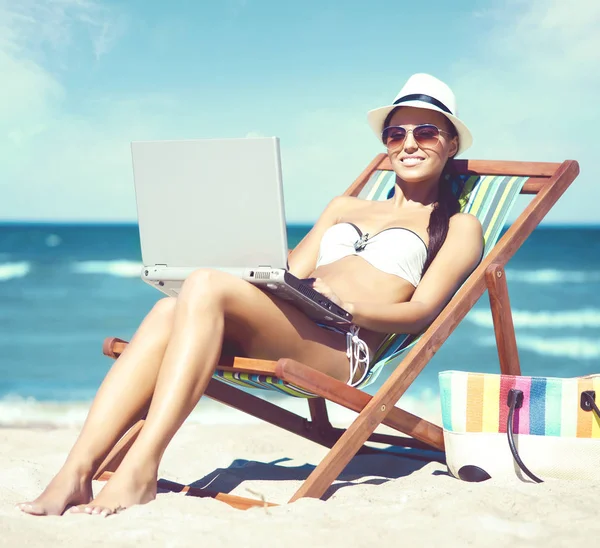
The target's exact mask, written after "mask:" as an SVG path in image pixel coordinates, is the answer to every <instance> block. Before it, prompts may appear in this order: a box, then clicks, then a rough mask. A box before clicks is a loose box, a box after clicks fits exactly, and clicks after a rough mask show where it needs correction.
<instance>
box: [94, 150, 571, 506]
mask: <svg viewBox="0 0 600 548" xmlns="http://www.w3.org/2000/svg"><path fill="white" fill-rule="evenodd" d="M452 168H453V171H454V172H455V173H458V174H468V175H483V174H485V175H505V176H521V177H528V179H527V181H526V182H525V184H524V186H523V189H522V191H521V193H522V194H533V195H535V196H534V198H533V199H532V200H531V202H530V203H529V204H528V206H527V207H526V208H525V210H524V211H523V212H522V213H521V215H520V216H519V217H518V219H517V220H516V221H515V222H514V223H513V224H512V225H511V227H510V228H509V229H508V231H507V232H506V233H505V234H504V235H503V236H502V238H501V239H500V240H499V241H498V242H497V243H496V245H495V246H494V248H493V249H492V250H491V251H490V253H489V254H488V255H487V256H486V257H485V258H484V260H483V261H482V262H481V264H480V265H479V266H478V267H477V268H476V269H475V271H474V272H473V273H472V274H471V275H470V276H469V278H468V279H467V281H466V282H465V284H464V285H463V286H462V287H461V288H460V290H459V291H458V292H457V293H456V295H455V296H454V297H453V298H452V299H451V301H450V302H449V303H448V304H447V306H446V307H445V308H444V309H443V311H442V312H441V313H440V314H439V316H438V317H437V318H436V319H435V320H434V322H433V323H432V324H431V325H430V326H429V328H428V329H427V331H426V332H425V333H424V334H423V335H422V336H421V338H420V339H419V340H418V342H417V343H416V344H415V346H414V347H413V348H412V349H411V350H410V351H409V352H407V355H406V356H405V357H404V359H403V360H402V361H401V363H400V364H399V365H398V366H397V367H396V369H395V370H394V371H392V373H391V374H390V376H389V378H388V379H387V380H386V381H385V383H384V384H383V385H382V386H381V387H380V388H379V390H378V391H377V393H376V394H375V395H373V396H371V395H369V394H366V393H365V392H362V391H361V390H359V389H356V388H352V387H350V386H348V385H346V384H344V383H343V382H340V381H338V380H335V379H333V378H331V377H328V376H327V375H325V374H323V373H321V372H319V371H317V370H315V369H313V368H311V367H309V366H308V365H305V364H302V363H299V362H296V361H294V360H291V359H287V358H281V359H280V360H278V361H265V360H255V359H248V358H240V357H224V358H222V360H221V361H220V364H219V365H218V369H221V370H225V371H237V372H244V373H253V374H261V375H272V376H276V377H278V378H280V379H282V380H284V381H286V382H289V383H292V384H295V385H297V386H300V387H302V388H303V389H305V390H309V391H311V392H313V393H314V394H317V395H318V396H319V397H318V398H312V399H309V400H308V406H309V409H310V417H311V418H310V420H307V419H305V418H304V417H301V416H299V415H296V414H294V413H291V412H290V411H287V410H285V409H282V408H280V407H279V406H277V405H275V404H272V403H270V402H268V401H265V400H263V399H261V398H258V397H256V396H253V395H251V394H248V393H247V392H244V391H242V390H240V389H237V388H234V387H232V386H229V385H227V384H224V383H222V382H220V381H218V380H215V379H212V380H211V381H210V383H209V385H208V388H207V390H206V393H205V395H206V396H208V397H209V398H212V399H214V400H217V401H220V402H222V403H224V404H225V405H228V406H230V407H233V408H235V409H239V410H241V411H243V412H245V413H249V414H250V415H252V416H254V417H257V418H259V419H262V420H264V421H266V422H269V423H271V424H274V425H276V426H279V427H281V428H284V429H286V430H288V431H290V432H293V433H295V434H298V435H300V436H302V437H304V438H306V439H309V440H312V441H314V442H316V443H319V444H321V445H324V446H326V447H329V448H330V451H329V452H328V453H327V455H326V456H325V458H324V459H323V460H322V461H321V463H320V464H319V465H318V466H317V467H316V468H315V469H314V470H313V472H312V473H311V474H310V475H309V477H308V478H307V479H306V480H305V481H304V483H303V484H302V485H301V487H300V488H299V489H298V490H297V491H296V493H295V494H294V495H293V496H292V498H291V499H290V500H289V502H293V501H295V500H298V499H299V498H302V497H314V498H320V497H322V496H323V495H324V493H325V491H326V490H327V489H328V488H329V487H330V486H331V484H332V483H333V482H334V480H335V479H336V478H337V477H338V476H339V474H340V473H341V472H342V470H343V469H344V467H345V466H346V465H347V464H348V463H349V462H350V460H351V459H352V457H354V456H355V455H356V454H357V453H358V452H359V451H368V446H365V443H366V442H368V441H371V442H381V443H387V444H393V445H403V446H410V447H421V448H423V447H425V448H429V449H431V448H432V447H433V448H435V449H437V450H440V451H443V450H444V439H443V431H442V429H441V428H440V427H439V426H437V425H435V424H432V423H431V422H428V421H426V420H424V419H422V418H420V417H417V416H415V415H413V414H411V413H408V412H406V411H404V410H402V409H400V408H398V407H396V403H397V402H398V400H399V399H400V397H401V396H402V395H403V394H404V392H405V391H406V390H407V388H408V387H409V386H410V384H411V383H412V382H413V381H414V379H415V378H416V377H417V375H418V374H419V373H420V372H421V370H422V369H423V368H424V367H425V365H426V364H427V363H428V362H429V360H430V359H431V358H432V357H433V355H434V354H435V353H436V352H437V351H438V349H439V348H440V347H441V346H442V344H443V343H444V341H445V340H446V339H447V338H448V337H449V336H450V334H451V333H452V332H453V331H454V329H455V328H456V327H457V326H458V324H459V323H460V322H461V321H462V320H463V318H464V317H465V316H466V314H467V313H468V312H469V310H470V309H471V308H472V307H473V305H474V304H475V303H476V302H477V300H478V299H479V298H480V297H481V296H482V295H483V293H484V291H485V290H486V289H487V291H488V293H489V299H490V307H491V311H492V317H493V323H494V331H495V335H496V343H497V348H498V356H499V361H500V370H501V372H502V373H504V374H509V375H519V374H520V371H521V369H520V365H519V357H518V352H517V344H516V339H515V331H514V326H513V321H512V314H511V308H510V301H509V296H508V287H507V283H506V275H505V271H504V267H505V265H506V263H507V262H508V260H509V259H510V258H511V257H512V256H513V255H514V254H515V252H516V251H517V249H519V247H520V246H521V245H522V244H523V242H524V241H525V240H526V239H527V237H528V236H529V235H530V234H531V233H532V231H533V230H534V229H535V227H536V226H538V224H539V223H540V221H541V220H542V219H543V218H544V216H545V215H546V214H547V213H548V211H550V209H551V208H552V206H553V205H554V204H555V203H556V201H557V200H558V199H559V198H560V196H561V195H562V194H563V193H564V192H565V190H566V189H567V188H568V186H569V185H570V184H571V182H572V181H573V180H574V179H575V178H576V177H577V175H578V173H579V165H578V163H577V162H576V161H574V160H566V161H564V162H562V163H560V164H559V163H532V162H505V161H485V160H484V161H477V160H454V161H453V163H452ZM391 169H392V168H391V164H390V162H389V159H388V158H387V155H385V154H380V155H378V156H377V157H376V158H375V159H374V160H373V161H372V162H371V163H370V164H369V166H367V168H366V169H365V170H364V171H363V172H362V173H361V174H360V176H359V177H358V178H357V179H356V181H355V182H354V183H353V184H352V185H351V186H350V188H349V189H348V190H347V191H346V192H345V195H349V196H358V195H359V193H360V191H361V189H362V188H363V186H364V185H365V184H366V183H367V181H368V180H369V177H370V176H371V175H372V174H373V172H374V171H376V170H391ZM126 345H127V343H126V342H125V341H123V340H121V339H117V338H109V339H106V340H105V341H104V346H103V352H104V354H105V355H107V356H110V357H112V358H117V357H118V356H119V355H120V354H121V352H122V351H123V350H124V348H125V346H126ZM326 400H330V401H332V402H335V403H337V404H339V405H342V406H344V407H346V408H348V409H351V410H353V411H356V412H357V413H359V414H358V416H357V417H356V418H355V420H354V421H353V422H352V424H351V425H350V426H349V427H348V428H347V429H339V428H334V427H333V426H332V425H331V424H330V422H329V418H328V415H327V408H326V403H325V401H326ZM380 424H385V425H387V426H389V427H391V428H393V429H395V430H397V431H399V432H401V433H402V434H404V436H401V437H397V436H389V435H384V434H378V433H377V434H376V433H374V431H375V429H376V428H377V427H378V426H379V425H380ZM142 425H143V420H141V421H139V422H138V423H136V424H135V425H134V426H133V427H132V428H131V429H130V430H129V431H128V432H127V433H126V434H125V435H124V436H123V437H122V438H121V440H120V441H119V442H118V443H117V445H116V446H115V447H114V449H113V450H112V451H111V452H110V454H109V455H108V456H107V458H106V459H105V461H104V462H103V463H102V464H101V465H100V467H99V469H98V471H97V473H96V475H95V479H106V478H107V477H108V476H109V475H110V473H111V472H112V471H114V470H116V468H117V467H118V465H119V463H120V462H121V460H122V459H123V457H124V455H125V454H126V452H127V450H128V449H129V447H130V446H131V444H132V443H133V441H134V440H135V438H136V437H137V434H138V433H139V431H140V430H141V427H142ZM406 436H410V437H409V438H407V437H406ZM161 481H162V480H161ZM166 483H169V484H170V486H169V485H165V487H166V488H168V489H171V490H173V489H174V490H177V491H187V492H189V493H190V494H196V495H198V496H214V497H216V498H218V499H219V500H223V501H224V502H227V503H228V504H231V505H232V506H235V507H237V508H249V507H251V506H264V505H265V502H264V501H253V500H252V499H245V498H242V497H236V496H233V495H228V494H224V493H210V492H206V491H203V490H200V489H195V491H196V492H194V488H190V487H188V486H183V485H179V484H173V483H171V482H166ZM173 486H175V487H173Z"/></svg>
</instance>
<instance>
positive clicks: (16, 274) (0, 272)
mask: <svg viewBox="0 0 600 548" xmlns="http://www.w3.org/2000/svg"><path fill="white" fill-rule="evenodd" d="M30 271H31V264H30V263H28V262H27V261H21V262H18V263H3V264H0V281H1V282H5V281H6V280H10V279H12V278H23V277H24V276H27V274H29V272H30Z"/></svg>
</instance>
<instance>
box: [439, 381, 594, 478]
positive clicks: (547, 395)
mask: <svg viewBox="0 0 600 548" xmlns="http://www.w3.org/2000/svg"><path fill="white" fill-rule="evenodd" d="M439 382H440V400H441V405H442V422H443V427H444V443H445V447H446V461H447V463H448V469H449V471H450V473H451V474H452V475H453V476H455V477H457V478H460V479H463V480H466V481H483V480H485V479H489V478H490V477H492V478H502V479H509V478H515V477H517V478H519V479H521V480H525V481H535V482H538V483H539V482H541V481H543V480H544V479H546V478H558V479H578V480H594V481H598V482H600V409H599V406H600V375H590V376H586V377H578V378H570V379H560V378H552V377H523V376H519V377H516V376H510V375H493V374H481V373H467V372H463V371H443V372H441V373H440V375H439Z"/></svg>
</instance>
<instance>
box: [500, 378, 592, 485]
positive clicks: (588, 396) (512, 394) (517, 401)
mask: <svg viewBox="0 0 600 548" xmlns="http://www.w3.org/2000/svg"><path fill="white" fill-rule="evenodd" d="M523 397H524V396H523V391H522V390H517V389H516V388H511V389H510V390H509V391H508V398H507V401H506V405H508V407H509V408H510V409H509V411H508V418H507V419H506V436H507V437H508V446H509V447H510V452H511V453H512V456H513V458H514V459H515V462H516V463H517V465H518V466H519V468H520V469H521V470H522V471H523V473H524V474H525V475H527V476H528V477H529V478H530V479H532V480H533V481H535V482H536V483H544V481H543V480H541V479H540V478H538V477H537V476H536V475H535V474H534V473H533V472H532V471H531V470H529V468H527V466H525V463H524V462H523V461H522V460H521V457H520V456H519V452H518V451H517V446H516V445H515V440H514V437H513V429H514V416H515V409H520V408H521V407H522V406H523ZM579 405H580V406H581V409H583V410H584V411H594V412H595V413H596V415H598V417H600V408H598V405H597V404H596V392H595V391H594V390H584V391H583V392H582V393H581V400H580V402H579Z"/></svg>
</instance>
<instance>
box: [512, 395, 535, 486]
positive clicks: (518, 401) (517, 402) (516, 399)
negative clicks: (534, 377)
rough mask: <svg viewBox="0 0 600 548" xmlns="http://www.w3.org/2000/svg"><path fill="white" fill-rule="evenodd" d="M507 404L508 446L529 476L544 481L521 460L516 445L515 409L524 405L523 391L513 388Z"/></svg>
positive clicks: (518, 463)
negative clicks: (514, 432) (514, 435)
mask: <svg viewBox="0 0 600 548" xmlns="http://www.w3.org/2000/svg"><path fill="white" fill-rule="evenodd" d="M506 405H508V407H509V411H508V418H507V419H506V436H507V437H508V446H509V447H510V452H511V453H512V456H513V458H514V459H515V462H516V463H517V465H518V466H519V468H520V469H521V470H522V471H523V473H524V474H525V475H526V476H528V477H529V478H530V479H532V480H533V481H535V482H536V483H544V481H543V480H541V479H540V478H538V477H537V476H536V475H535V474H534V473H533V472H532V471H531V470H529V468H527V466H525V463H524V462H523V461H522V460H521V457H520V456H519V452H518V451H517V446H516V445H515V439H514V437H513V429H514V420H515V409H520V408H521V407H522V406H523V391H522V390H516V389H515V388H511V389H510V390H509V391H508V398H507V401H506Z"/></svg>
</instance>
